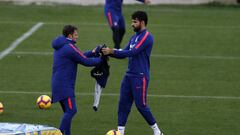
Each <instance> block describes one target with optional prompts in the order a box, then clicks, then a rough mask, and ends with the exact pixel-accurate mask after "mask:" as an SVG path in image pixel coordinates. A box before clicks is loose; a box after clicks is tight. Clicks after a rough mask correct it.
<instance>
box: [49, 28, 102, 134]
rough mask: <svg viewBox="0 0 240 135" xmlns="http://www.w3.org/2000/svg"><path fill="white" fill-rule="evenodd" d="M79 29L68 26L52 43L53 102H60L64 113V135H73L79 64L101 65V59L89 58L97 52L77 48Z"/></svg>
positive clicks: (62, 127) (61, 125)
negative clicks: (72, 127)
mask: <svg viewBox="0 0 240 135" xmlns="http://www.w3.org/2000/svg"><path fill="white" fill-rule="evenodd" d="M77 38H78V32H77V28H76V27H75V26H72V25H66V26H65V27H64V28H63V35H60V36H58V37H57V38H55V39H54V40H53V42H52V47H53V48H54V56H53V69H52V70H53V71H52V102H53V103H56V102H59V103H60V105H61V107H62V110H63V112H64V114H63V117H62V120H61V124H60V130H61V132H62V133H63V135H70V134H71V121H72V118H73V116H74V115H75V114H76V112H77V107H76V102H75V90H74V89H75V81H76V75H77V66H78V64H81V65H84V66H89V67H92V66H96V65H98V64H100V63H101V61H102V60H101V58H89V57H93V56H94V55H95V50H92V51H87V52H85V53H83V52H81V51H80V50H79V49H78V48H77V46H76V41H77Z"/></svg>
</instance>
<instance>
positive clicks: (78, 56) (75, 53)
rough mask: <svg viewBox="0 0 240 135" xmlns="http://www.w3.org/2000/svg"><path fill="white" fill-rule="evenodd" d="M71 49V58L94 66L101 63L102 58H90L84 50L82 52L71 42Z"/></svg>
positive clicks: (85, 64) (88, 65)
mask: <svg viewBox="0 0 240 135" xmlns="http://www.w3.org/2000/svg"><path fill="white" fill-rule="evenodd" d="M69 51H70V53H69V57H70V59H72V60H73V61H75V62H77V63H79V64H82V65H84V66H87V67H92V66H96V65H98V64H100V63H101V58H88V57H87V56H85V55H84V53H83V52H81V51H80V50H79V49H78V48H77V47H76V46H74V45H72V44H69ZM88 53H89V52H88ZM86 54H87V53H86Z"/></svg>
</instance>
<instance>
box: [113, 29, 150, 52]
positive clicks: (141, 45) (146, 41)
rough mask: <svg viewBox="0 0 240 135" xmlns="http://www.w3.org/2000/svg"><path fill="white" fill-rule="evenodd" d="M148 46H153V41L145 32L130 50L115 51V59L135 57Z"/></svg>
mask: <svg viewBox="0 0 240 135" xmlns="http://www.w3.org/2000/svg"><path fill="white" fill-rule="evenodd" d="M149 44H153V39H152V38H151V36H149V32H148V31H147V32H146V33H145V34H144V36H143V37H142V39H141V40H140V41H138V42H137V43H136V45H135V46H134V47H133V48H132V49H126V50H115V51H114V56H115V57H133V56H134V55H137V54H138V53H139V52H141V51H142V50H144V49H145V48H146V47H147V46H148V45H149Z"/></svg>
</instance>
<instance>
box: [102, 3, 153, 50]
mask: <svg viewBox="0 0 240 135" xmlns="http://www.w3.org/2000/svg"><path fill="white" fill-rule="evenodd" d="M137 1H140V2H143V3H145V4H149V3H150V0H137ZM122 4H123V0H106V1H105V7H104V14H105V16H106V18H107V20H108V23H109V26H110V28H111V30H112V38H113V42H114V48H116V49H119V48H120V44H121V42H122V39H123V36H124V33H125V20H124V17H123V15H122Z"/></svg>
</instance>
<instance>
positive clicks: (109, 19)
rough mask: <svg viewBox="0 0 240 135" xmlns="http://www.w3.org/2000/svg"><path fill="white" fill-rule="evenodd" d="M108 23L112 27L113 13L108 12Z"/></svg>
mask: <svg viewBox="0 0 240 135" xmlns="http://www.w3.org/2000/svg"><path fill="white" fill-rule="evenodd" d="M108 22H109V25H110V26H111V27H112V15H111V12H108Z"/></svg>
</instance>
